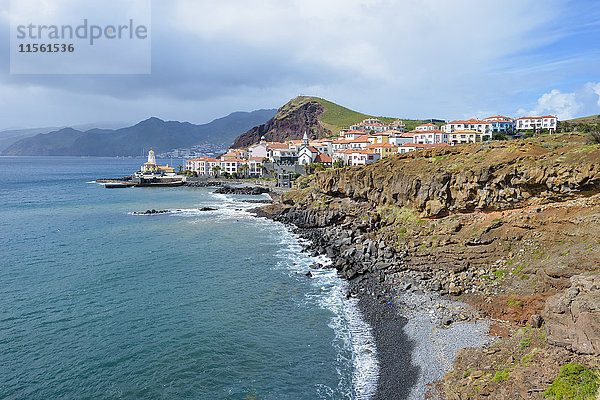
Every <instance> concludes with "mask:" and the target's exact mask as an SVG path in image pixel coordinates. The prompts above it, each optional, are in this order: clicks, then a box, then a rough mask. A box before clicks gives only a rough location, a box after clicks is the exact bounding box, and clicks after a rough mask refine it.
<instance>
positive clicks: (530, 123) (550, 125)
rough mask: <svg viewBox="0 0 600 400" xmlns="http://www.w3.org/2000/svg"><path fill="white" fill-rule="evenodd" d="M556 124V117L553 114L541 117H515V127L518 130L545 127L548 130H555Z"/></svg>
mask: <svg viewBox="0 0 600 400" xmlns="http://www.w3.org/2000/svg"><path fill="white" fill-rule="evenodd" d="M557 126H558V118H557V117H555V116H553V115H546V116H543V117H521V118H518V119H517V126H516V129H517V130H518V131H526V130H530V129H535V130H537V131H539V130H540V129H547V130H548V131H550V132H556V128H557Z"/></svg>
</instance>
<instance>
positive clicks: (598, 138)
mask: <svg viewBox="0 0 600 400" xmlns="http://www.w3.org/2000/svg"><path fill="white" fill-rule="evenodd" d="M585 140H586V143H588V144H600V131H593V132H590V133H589V134H588V135H587V136H586V137H585Z"/></svg>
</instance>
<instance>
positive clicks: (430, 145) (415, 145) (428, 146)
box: [400, 143, 450, 149]
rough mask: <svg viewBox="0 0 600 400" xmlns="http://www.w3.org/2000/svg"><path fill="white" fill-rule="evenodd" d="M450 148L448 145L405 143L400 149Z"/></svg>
mask: <svg viewBox="0 0 600 400" xmlns="http://www.w3.org/2000/svg"><path fill="white" fill-rule="evenodd" d="M445 146H450V145H449V144H448V143H405V144H403V145H400V147H419V148H422V149H426V148H430V147H445Z"/></svg>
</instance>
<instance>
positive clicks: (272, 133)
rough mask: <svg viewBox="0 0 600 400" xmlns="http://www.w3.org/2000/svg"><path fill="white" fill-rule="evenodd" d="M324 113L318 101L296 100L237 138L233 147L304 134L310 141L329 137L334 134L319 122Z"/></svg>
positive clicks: (280, 139) (293, 137) (299, 136)
mask: <svg viewBox="0 0 600 400" xmlns="http://www.w3.org/2000/svg"><path fill="white" fill-rule="evenodd" d="M324 111H325V107H323V106H322V105H321V104H320V103H319V102H318V101H316V100H311V98H309V97H306V98H302V97H300V98H296V99H293V100H291V101H290V102H288V103H287V104H285V105H284V106H283V107H281V108H280V109H279V110H278V111H277V114H276V115H275V117H273V118H271V119H270V120H269V121H267V122H266V123H265V124H262V125H259V126H256V127H254V128H252V129H250V130H249V131H247V132H245V133H243V134H242V135H240V136H238V137H237V138H236V139H235V141H234V143H233V146H232V147H234V148H243V147H248V146H251V145H253V144H255V143H258V142H259V141H260V139H261V137H263V136H264V137H265V139H266V140H267V141H269V142H281V141H284V140H290V139H301V138H302V136H303V135H304V132H307V133H308V136H309V137H310V138H312V139H317V138H322V137H327V136H331V135H333V134H334V132H331V131H330V130H329V129H327V128H326V127H324V126H323V124H321V123H320V122H319V115H321V114H322V113H323V112H324Z"/></svg>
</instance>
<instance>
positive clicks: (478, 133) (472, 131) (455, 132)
mask: <svg viewBox="0 0 600 400" xmlns="http://www.w3.org/2000/svg"><path fill="white" fill-rule="evenodd" d="M457 133H469V134H473V133H475V134H477V135H481V132H479V131H474V130H472V129H462V130H460V131H454V132H452V133H449V135H456V134H457Z"/></svg>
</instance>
